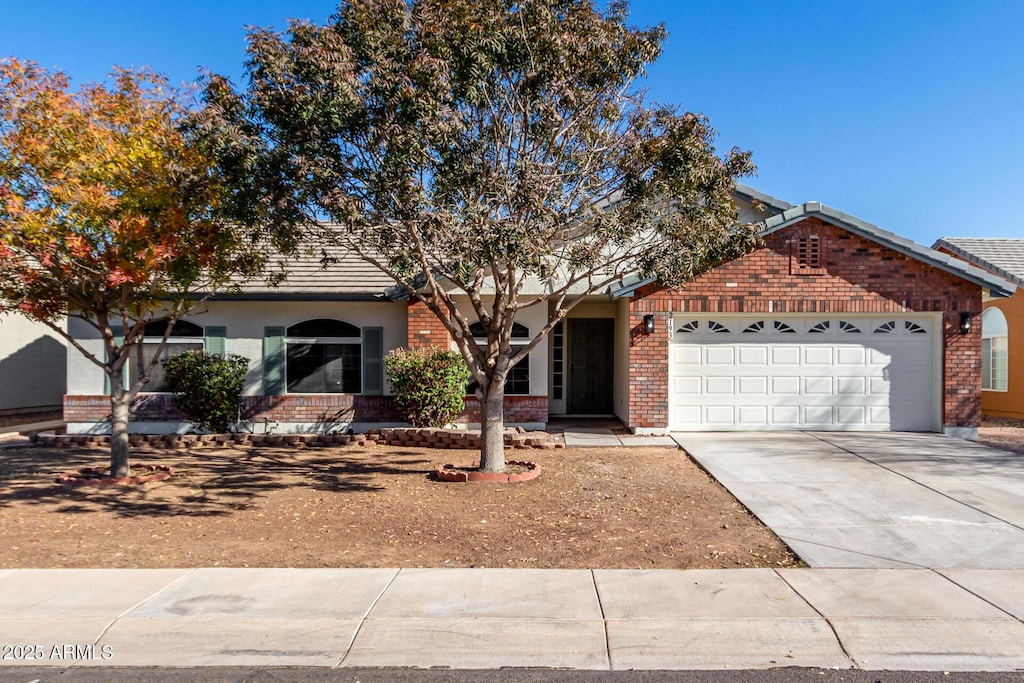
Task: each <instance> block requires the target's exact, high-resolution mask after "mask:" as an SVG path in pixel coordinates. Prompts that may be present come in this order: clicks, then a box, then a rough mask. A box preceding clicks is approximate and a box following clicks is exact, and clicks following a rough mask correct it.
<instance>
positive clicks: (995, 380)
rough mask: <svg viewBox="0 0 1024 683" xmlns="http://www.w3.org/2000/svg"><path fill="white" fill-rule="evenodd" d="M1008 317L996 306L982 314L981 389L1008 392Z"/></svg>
mask: <svg viewBox="0 0 1024 683" xmlns="http://www.w3.org/2000/svg"><path fill="white" fill-rule="evenodd" d="M1006 342H1007V326H1006V316H1005V315H1003V312H1002V311H1000V310H999V309H998V308H996V307H995V306H990V307H988V308H986V309H985V312H984V313H982V314H981V388H982V389H984V390H985V391H1006V375H1007V370H1008V368H1007V348H1008V347H1007V343H1006Z"/></svg>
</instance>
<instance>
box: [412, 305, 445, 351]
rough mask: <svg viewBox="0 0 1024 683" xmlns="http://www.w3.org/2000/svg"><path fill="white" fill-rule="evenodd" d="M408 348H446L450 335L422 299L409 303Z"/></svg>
mask: <svg viewBox="0 0 1024 683" xmlns="http://www.w3.org/2000/svg"><path fill="white" fill-rule="evenodd" d="M408 325H409V332H408V344H407V346H408V348H410V349H416V348H425V347H430V346H441V347H444V348H446V349H447V348H448V346H449V341H450V339H451V337H450V336H449V334H448V328H446V327H445V326H444V323H442V322H441V321H440V320H439V319H438V317H437V316H436V315H434V314H433V312H432V311H431V310H430V309H429V308H427V305H426V304H425V303H423V302H422V301H413V302H410V303H409V320H408Z"/></svg>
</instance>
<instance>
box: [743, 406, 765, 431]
mask: <svg viewBox="0 0 1024 683" xmlns="http://www.w3.org/2000/svg"><path fill="white" fill-rule="evenodd" d="M739 421H740V424H741V425H744V426H748V427H752V426H756V425H760V426H767V424H768V406H766V405H757V406H740V407H739Z"/></svg>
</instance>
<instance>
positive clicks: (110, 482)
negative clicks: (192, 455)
mask: <svg viewBox="0 0 1024 683" xmlns="http://www.w3.org/2000/svg"><path fill="white" fill-rule="evenodd" d="M172 476H174V470H172V469H171V468H170V467H168V466H167V465H135V466H134V467H132V475H131V476H130V477H112V476H110V468H109V467H82V468H81V469H77V470H68V471H67V472H63V473H61V474H60V476H58V477H57V483H58V484H63V485H64V486H66V487H68V488H77V487H79V486H100V487H105V486H132V485H136V484H145V483H148V482H151V481H164V480H166V479H170V478H171V477H172Z"/></svg>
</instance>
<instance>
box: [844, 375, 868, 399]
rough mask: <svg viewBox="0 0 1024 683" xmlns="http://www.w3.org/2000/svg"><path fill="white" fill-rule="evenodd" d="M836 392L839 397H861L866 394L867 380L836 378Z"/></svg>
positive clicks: (861, 378)
mask: <svg viewBox="0 0 1024 683" xmlns="http://www.w3.org/2000/svg"><path fill="white" fill-rule="evenodd" d="M836 391H837V393H839V395H841V396H849V395H857V396H863V395H865V394H867V393H868V380H867V378H866V377H837V378H836Z"/></svg>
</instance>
